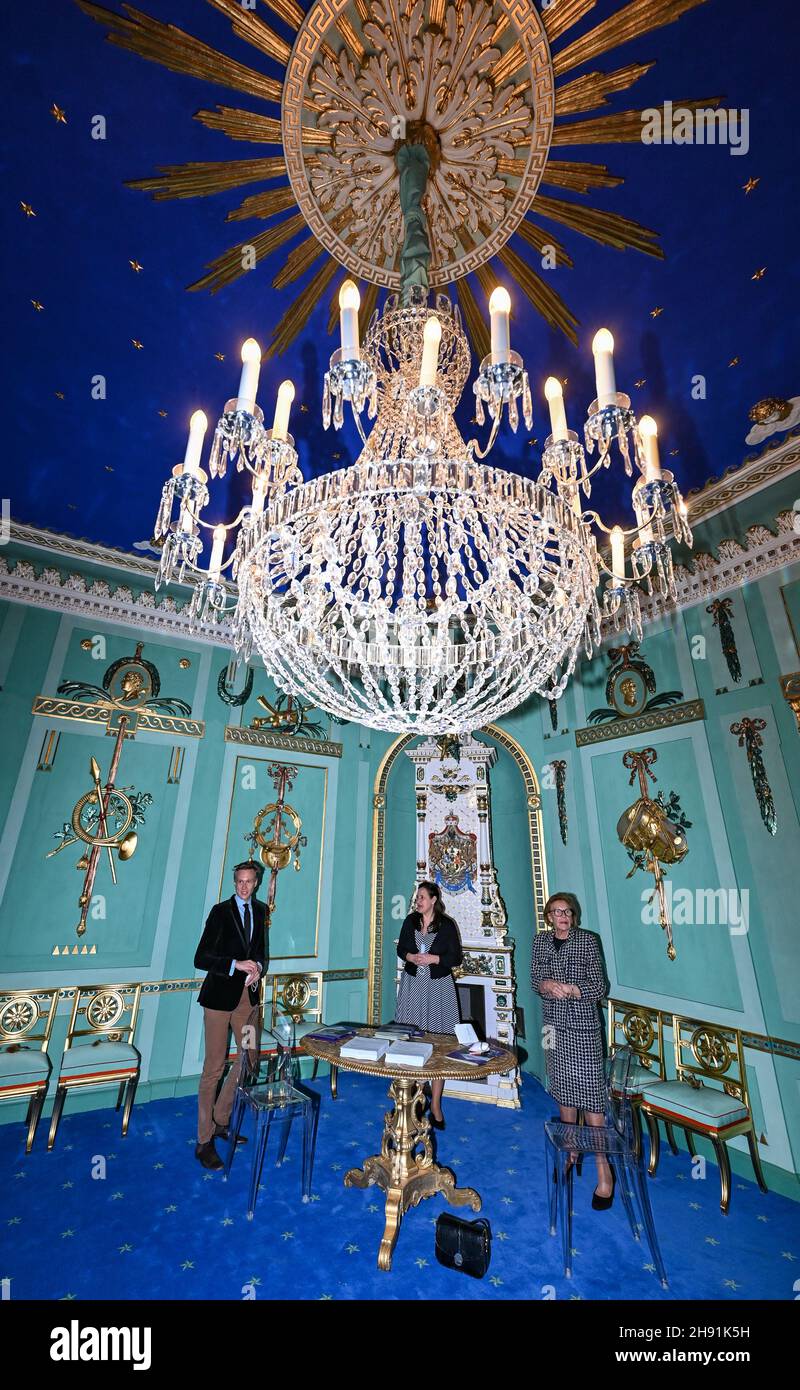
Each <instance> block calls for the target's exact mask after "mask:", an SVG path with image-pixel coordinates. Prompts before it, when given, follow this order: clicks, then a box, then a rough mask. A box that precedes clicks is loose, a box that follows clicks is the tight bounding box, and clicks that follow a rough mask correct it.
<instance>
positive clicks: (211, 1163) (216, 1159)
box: [194, 1139, 225, 1171]
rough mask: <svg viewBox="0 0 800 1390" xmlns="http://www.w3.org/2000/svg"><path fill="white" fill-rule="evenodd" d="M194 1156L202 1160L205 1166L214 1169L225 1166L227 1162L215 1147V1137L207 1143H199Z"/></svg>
mask: <svg viewBox="0 0 800 1390" xmlns="http://www.w3.org/2000/svg"><path fill="white" fill-rule="evenodd" d="M194 1156H195V1158H198V1159H199V1160H200V1162H201V1163H202V1165H203V1167H204V1168H210V1169H211V1170H212V1171H215V1170H217V1169H219V1168H224V1167H225V1164H224V1163H223V1162H222V1159H221V1158H220V1156H219V1154H218V1153H217V1151H216V1149H215V1148H214V1140H213V1139H209V1141H208V1143H207V1144H198V1145H197V1148H196V1149H195V1151H194Z"/></svg>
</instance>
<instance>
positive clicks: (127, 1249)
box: [118, 1245, 133, 1255]
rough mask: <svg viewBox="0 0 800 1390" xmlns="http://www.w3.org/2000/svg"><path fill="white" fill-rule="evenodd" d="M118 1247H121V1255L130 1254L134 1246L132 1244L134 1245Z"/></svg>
mask: <svg viewBox="0 0 800 1390" xmlns="http://www.w3.org/2000/svg"><path fill="white" fill-rule="evenodd" d="M118 1248H119V1253H120V1255H127V1254H129V1253H130V1251H131V1250H132V1249H133V1246H132V1245H120V1246H119V1247H118Z"/></svg>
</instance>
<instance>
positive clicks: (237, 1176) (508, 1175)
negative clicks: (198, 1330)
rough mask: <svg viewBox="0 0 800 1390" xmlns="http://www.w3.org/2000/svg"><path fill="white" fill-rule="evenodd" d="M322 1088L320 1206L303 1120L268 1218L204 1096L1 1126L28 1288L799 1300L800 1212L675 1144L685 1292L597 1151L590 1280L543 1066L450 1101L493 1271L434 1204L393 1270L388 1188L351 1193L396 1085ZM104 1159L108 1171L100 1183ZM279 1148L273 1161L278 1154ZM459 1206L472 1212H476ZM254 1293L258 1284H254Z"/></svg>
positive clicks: (674, 1205)
mask: <svg viewBox="0 0 800 1390" xmlns="http://www.w3.org/2000/svg"><path fill="white" fill-rule="evenodd" d="M319 1086H320V1091H321V1093H322V1095H323V1101H322V1107H321V1114H320V1126H319V1137H318V1142H317V1154H316V1163H315V1169H314V1180H313V1188H312V1190H313V1194H314V1196H313V1200H312V1201H311V1202H309V1203H308V1204H303V1202H302V1201H301V1199H300V1131H299V1129H298V1128H297V1127H296V1126H295V1127H294V1129H293V1132H292V1134H291V1136H290V1139H289V1148H288V1151H287V1162H286V1163H285V1164H284V1166H283V1167H282V1168H280V1169H277V1168H275V1167H274V1156H275V1148H274V1147H273V1145H274V1143H275V1135H273V1136H272V1137H271V1139H270V1146H271V1147H270V1149H269V1150H268V1152H267V1158H266V1162H265V1167H264V1178H263V1189H262V1191H261V1193H260V1196H259V1203H258V1206H257V1208H256V1214H255V1219H254V1220H253V1221H252V1222H249V1221H248V1220H247V1217H246V1207H247V1182H248V1176H249V1162H250V1148H249V1146H248V1147H247V1148H244V1149H242V1150H240V1152H239V1153H238V1154H237V1157H236V1160H235V1162H234V1165H233V1169H232V1172H231V1178H230V1181H229V1182H228V1183H225V1182H223V1180H222V1177H221V1175H220V1174H218V1173H215V1174H208V1175H207V1174H205V1173H204V1171H203V1169H202V1168H201V1167H200V1165H199V1164H198V1163H197V1161H196V1160H195V1158H194V1151H193V1150H194V1143H195V1120H196V1104H195V1101H194V1099H193V1097H191V1096H189V1097H185V1098H184V1099H182V1100H162V1101H153V1102H151V1103H150V1104H147V1105H139V1106H137V1107H136V1108H135V1110H134V1114H133V1117H132V1120H131V1127H130V1132H129V1134H128V1137H127V1139H122V1138H121V1137H120V1132H119V1126H120V1117H119V1115H118V1114H115V1113H114V1111H113V1110H94V1111H90V1112H85V1113H83V1114H74V1115H72V1116H70V1115H69V1114H68V1113H67V1115H66V1116H65V1117H64V1118H63V1120H62V1123H61V1128H60V1130H59V1134H58V1139H57V1141H56V1148H55V1149H54V1150H53V1152H52V1153H47V1151H46V1148H45V1143H46V1134H47V1129H46V1123H45V1121H43V1122H42V1125H41V1127H40V1131H39V1134H38V1136H37V1142H36V1145H35V1146H34V1150H33V1152H32V1153H31V1154H30V1155H28V1156H26V1155H25V1153H24V1129H23V1127H22V1126H21V1125H14V1126H10V1125H4V1126H2V1127H1V1128H0V1162H1V1163H2V1171H3V1173H4V1174H5V1175H6V1178H5V1181H4V1183H3V1189H4V1191H3V1197H2V1208H1V1209H2V1216H1V1217H0V1226H2V1230H3V1253H2V1267H0V1277H4V1276H8V1277H10V1278H11V1281H12V1282H11V1297H12V1299H64V1298H75V1299H91V1298H110V1299H205V1298H217V1299H242V1298H244V1297H246V1296H247V1289H246V1286H248V1285H251V1286H253V1289H254V1292H255V1296H256V1297H257V1298H259V1299H269V1298H294V1299H327V1298H333V1299H409V1298H411V1299H417V1298H419V1299H431V1298H433V1299H487V1298H488V1299H535V1300H540V1299H545V1298H552V1297H556V1298H558V1299H569V1298H580V1299H652V1300H659V1299H663V1300H667V1301H669V1300H671V1299H730V1300H731V1301H732V1302H737V1301H738V1300H741V1299H781V1300H786V1299H792V1298H793V1297H794V1293H793V1288H792V1286H793V1283H794V1281H795V1279H796V1278H797V1277H798V1274H800V1209H798V1206H797V1204H796V1203H794V1202H792V1201H790V1200H789V1199H788V1198H785V1197H780V1196H777V1195H775V1194H773V1193H770V1194H768V1195H766V1196H765V1195H763V1194H762V1193H760V1192H759V1190H758V1188H757V1187H756V1185H755V1183H753V1182H745V1181H742V1180H740V1179H738V1178H736V1177H734V1190H733V1197H732V1202H731V1213H730V1215H729V1216H727V1217H724V1216H723V1215H722V1213H721V1212H720V1210H719V1174H718V1171H717V1169H716V1168H715V1167H713V1166H712V1165H711V1164H709V1165H708V1168H707V1176H706V1178H705V1180H703V1181H694V1180H693V1179H692V1177H691V1166H690V1160H689V1158H688V1156H687V1155H685V1154H681V1155H679V1156H678V1157H673V1156H672V1155H671V1154H670V1153H669V1151H667V1152H665V1153H663V1154H662V1158H661V1164H660V1167H659V1173H658V1177H657V1179H656V1180H655V1181H654V1182H651V1184H650V1192H651V1200H652V1204H653V1211H654V1215H655V1220H656V1225H657V1229H658V1232H659V1235H660V1239H661V1246H662V1251H663V1255H664V1260H665V1263H666V1267H667V1274H668V1276H669V1279H670V1287H669V1289H668V1290H663V1289H662V1288H661V1287H660V1285H659V1284H658V1282H657V1281H656V1278H655V1275H654V1274H653V1273H652V1272H651V1270H650V1268H649V1267H648V1261H649V1251H648V1250H647V1247H646V1246H644V1245H641V1246H640V1245H639V1244H637V1243H636V1242H634V1241H633V1239H632V1237H631V1233H630V1229H629V1227H628V1224H627V1221H626V1219H625V1214H624V1211H623V1209H622V1204H621V1202H620V1201H619V1199H618V1200H617V1201H616V1202H615V1204H614V1207H613V1208H612V1210H611V1211H610V1212H594V1211H592V1209H591V1205H590V1203H591V1194H592V1189H593V1187H594V1183H595V1176H594V1173H593V1172H592V1171H591V1169H590V1167H589V1165H588V1163H587V1166H586V1168H585V1171H584V1174H583V1177H582V1178H580V1179H579V1180H577V1181H576V1183H575V1217H574V1240H575V1256H574V1275H573V1278H572V1280H566V1279H565V1278H564V1277H563V1273H562V1270H561V1265H560V1259H559V1251H560V1237H555V1238H551V1237H550V1236H549V1235H548V1228H547V1215H546V1210H545V1181H544V1155H543V1139H542V1123H543V1121H544V1120H545V1119H546V1118H547V1117H548V1116H549V1115H550V1114H551V1113H552V1109H553V1105H552V1101H551V1100H550V1099H549V1098H548V1097H547V1095H546V1094H545V1092H544V1091H543V1090H542V1088H541V1087H540V1086H539V1085H538V1083H537V1082H536V1081H534V1080H532V1079H531V1078H528V1077H526V1078H525V1083H524V1088H523V1097H524V1105H523V1108H522V1109H521V1110H518V1111H512V1110H500V1109H495V1108H494V1107H490V1106H488V1105H487V1106H483V1105H475V1104H470V1103H468V1102H464V1101H456V1100H447V1099H446V1101H445V1111H446V1118H447V1129H446V1130H445V1132H444V1133H443V1134H442V1133H440V1134H439V1135H438V1136H437V1138H438V1144H439V1161H440V1162H442V1163H444V1164H447V1165H448V1166H450V1167H452V1168H453V1169H454V1170H455V1172H456V1174H457V1175H458V1181H459V1182H460V1183H462V1184H464V1185H472V1186H474V1187H476V1188H477V1190H478V1191H479V1192H480V1194H481V1196H482V1198H483V1211H482V1215H485V1216H488V1218H489V1220H490V1222H491V1225H492V1232H493V1236H494V1240H493V1249H492V1263H491V1268H490V1271H489V1275H488V1276H487V1278H485V1279H483V1280H481V1281H479V1280H473V1279H470V1278H467V1277H465V1276H463V1275H460V1274H458V1273H455V1272H453V1271H450V1270H446V1269H443V1268H442V1267H441V1266H440V1265H439V1264H437V1262H436V1258H435V1255H434V1252H433V1234H434V1230H433V1228H434V1221H435V1218H436V1215H437V1214H438V1212H439V1211H442V1210H445V1209H448V1210H450V1208H446V1206H445V1202H444V1199H443V1198H442V1197H440V1196H437V1197H433V1198H429V1199H428V1200H427V1201H425V1202H423V1203H422V1204H421V1205H420V1206H419V1207H417V1208H415V1209H414V1210H412V1211H411V1212H409V1213H408V1214H407V1215H406V1217H405V1218H404V1220H403V1224H402V1227H401V1230H400V1236H399V1240H398V1243H397V1247H396V1250H395V1255H394V1263H393V1267H392V1269H391V1271H390V1272H389V1273H381V1272H380V1271H379V1270H378V1269H377V1265H376V1260H377V1252H378V1244H379V1241H380V1238H381V1235H382V1233H383V1196H382V1194H381V1193H380V1192H379V1191H378V1190H377V1189H376V1188H369V1189H367V1190H365V1191H361V1190H359V1189H357V1188H344V1187H343V1185H342V1177H343V1174H344V1172H345V1171H346V1170H347V1169H348V1168H350V1167H353V1166H355V1165H356V1164H357V1163H359V1162H361V1161H363V1159H364V1158H365V1157H366V1156H367V1155H368V1154H370V1153H374V1152H376V1151H377V1150H378V1148H379V1141H380V1134H381V1126H382V1116H383V1112H384V1109H385V1108H386V1105H387V1101H386V1085H385V1083H384V1082H383V1081H380V1080H376V1079H373V1078H371V1077H355V1076H352V1075H350V1076H347V1075H344V1074H342V1075H340V1081H339V1087H340V1099H339V1100H338V1101H337V1102H336V1103H334V1102H332V1101H331V1100H330V1098H329V1095H328V1092H327V1080H325V1081H322V1082H320V1083H319ZM219 1147H220V1149H221V1150H222V1151H223V1152H224V1146H223V1145H222V1144H220V1146H219ZM98 1155H102V1156H105V1158H106V1168H107V1176H106V1177H105V1179H103V1178H98V1177H93V1176H92V1171H93V1165H94V1171H95V1172H97V1171H98V1168H99V1167H100V1165H98V1164H97V1163H96V1158H97V1156H98ZM271 1158H272V1160H273V1161H272V1162H271V1161H270V1160H271ZM460 1214H462V1215H466V1216H468V1217H469V1216H471V1215H472V1213H471V1212H469V1210H468V1209H461V1210H460ZM251 1296H252V1295H251Z"/></svg>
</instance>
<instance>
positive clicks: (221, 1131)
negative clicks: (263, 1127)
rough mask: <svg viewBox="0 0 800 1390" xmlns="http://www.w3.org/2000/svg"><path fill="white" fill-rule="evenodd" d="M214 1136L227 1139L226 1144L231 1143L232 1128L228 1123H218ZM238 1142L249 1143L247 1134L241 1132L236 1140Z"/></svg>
mask: <svg viewBox="0 0 800 1390" xmlns="http://www.w3.org/2000/svg"><path fill="white" fill-rule="evenodd" d="M214 1138H215V1139H224V1140H225V1143H226V1144H229V1143H230V1138H231V1134H230V1130H229V1128H228V1126H227V1125H216V1126H215V1128H214ZM236 1142H237V1144H246V1143H247V1136H246V1135H245V1134H240V1135H239V1138H238V1139H237V1140H236Z"/></svg>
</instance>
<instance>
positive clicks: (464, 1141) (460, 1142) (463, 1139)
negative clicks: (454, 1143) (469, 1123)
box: [458, 1134, 469, 1144]
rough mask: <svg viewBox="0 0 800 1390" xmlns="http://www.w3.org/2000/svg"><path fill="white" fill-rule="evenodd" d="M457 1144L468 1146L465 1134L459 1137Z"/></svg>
mask: <svg viewBox="0 0 800 1390" xmlns="http://www.w3.org/2000/svg"><path fill="white" fill-rule="evenodd" d="M458 1142H459V1144H468V1143H469V1139H468V1138H467V1136H466V1134H461V1135H459V1138H458Z"/></svg>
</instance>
